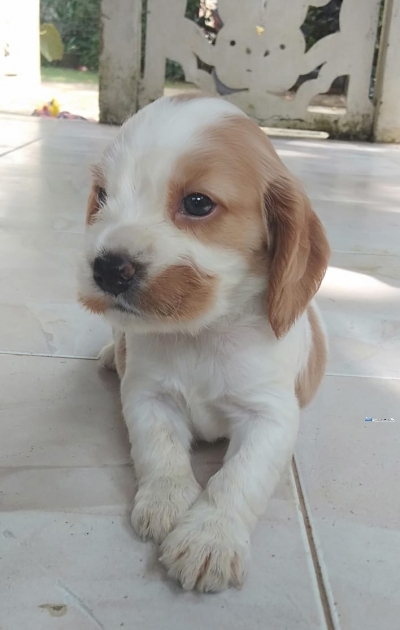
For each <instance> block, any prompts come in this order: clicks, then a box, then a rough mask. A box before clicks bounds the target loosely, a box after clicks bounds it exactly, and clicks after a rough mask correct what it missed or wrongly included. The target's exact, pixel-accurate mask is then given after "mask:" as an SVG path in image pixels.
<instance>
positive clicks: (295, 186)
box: [265, 173, 330, 338]
mask: <svg viewBox="0 0 400 630" xmlns="http://www.w3.org/2000/svg"><path fill="white" fill-rule="evenodd" d="M265 211H266V218H267V224H268V233H269V241H270V269H269V283H268V302H267V309H268V318H269V321H270V324H271V326H272V329H273V331H274V333H275V335H276V336H277V337H278V338H279V337H282V336H283V335H285V334H286V333H287V331H288V330H289V328H290V327H291V326H292V324H293V323H294V321H295V320H296V319H297V317H299V315H301V313H303V311H304V310H305V309H306V307H307V304H308V303H309V302H310V300H311V299H312V297H313V296H314V295H315V293H316V292H317V290H318V288H319V286H320V284H321V281H322V279H323V277H324V275H325V271H326V268H327V266H328V262H329V256H330V249H329V244H328V241H327V239H326V236H325V231H324V228H323V227H322V224H321V222H320V220H319V219H318V217H317V215H316V214H315V212H314V211H313V210H312V208H311V204H310V201H309V200H308V198H307V196H306V194H305V192H304V191H303V189H302V187H301V185H300V183H299V182H297V181H296V180H295V179H294V178H292V177H291V175H290V174H289V173H284V174H282V175H279V176H278V177H277V178H276V179H275V180H274V181H273V182H271V183H270V185H269V187H268V190H267V193H266V195H265Z"/></svg>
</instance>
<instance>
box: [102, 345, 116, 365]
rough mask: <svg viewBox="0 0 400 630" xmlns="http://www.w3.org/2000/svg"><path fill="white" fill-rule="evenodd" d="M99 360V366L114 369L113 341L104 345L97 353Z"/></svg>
mask: <svg viewBox="0 0 400 630" xmlns="http://www.w3.org/2000/svg"><path fill="white" fill-rule="evenodd" d="M99 361H100V365H101V367H103V368H106V369H107V370H112V371H113V372H115V371H116V369H117V368H116V367H115V346H114V342H112V343H109V344H108V345H107V346H104V348H103V349H102V350H101V352H100V354H99Z"/></svg>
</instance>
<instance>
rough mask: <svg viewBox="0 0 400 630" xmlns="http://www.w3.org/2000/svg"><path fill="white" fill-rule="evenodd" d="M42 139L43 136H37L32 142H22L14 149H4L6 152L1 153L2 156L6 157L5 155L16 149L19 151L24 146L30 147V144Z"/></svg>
mask: <svg viewBox="0 0 400 630" xmlns="http://www.w3.org/2000/svg"><path fill="white" fill-rule="evenodd" d="M41 139H42V138H41V136H39V138H35V140H30V142H25V144H20V145H19V146H18V147H14V148H13V149H9V150H8V151H4V153H0V158H2V157H4V156H5V155H9V154H10V153H14V152H15V151H18V150H19V149H23V148H24V147H29V145H30V144H34V143H35V142H39V140H41Z"/></svg>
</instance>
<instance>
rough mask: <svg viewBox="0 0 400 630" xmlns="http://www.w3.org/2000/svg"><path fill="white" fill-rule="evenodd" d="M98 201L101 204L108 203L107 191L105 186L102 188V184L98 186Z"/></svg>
mask: <svg viewBox="0 0 400 630" xmlns="http://www.w3.org/2000/svg"><path fill="white" fill-rule="evenodd" d="M97 201H98V202H99V203H100V204H103V203H106V201H107V191H106V189H105V188H102V187H101V186H98V187H97Z"/></svg>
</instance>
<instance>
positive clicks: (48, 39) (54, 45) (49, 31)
mask: <svg viewBox="0 0 400 630" xmlns="http://www.w3.org/2000/svg"><path fill="white" fill-rule="evenodd" d="M40 52H41V54H42V55H43V57H44V58H45V59H46V60H47V61H49V62H50V61H56V60H60V59H62V58H63V55H64V45H63V43H62V40H61V36H60V33H59V31H58V29H57V28H56V27H55V26H54V24H41V25H40Z"/></svg>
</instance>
